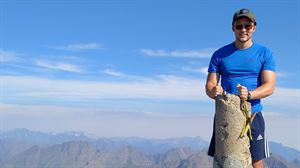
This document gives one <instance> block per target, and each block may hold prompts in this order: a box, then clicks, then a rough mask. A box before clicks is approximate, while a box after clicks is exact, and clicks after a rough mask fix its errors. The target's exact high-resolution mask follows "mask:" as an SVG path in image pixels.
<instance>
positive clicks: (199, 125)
mask: <svg viewBox="0 0 300 168" xmlns="http://www.w3.org/2000/svg"><path fill="white" fill-rule="evenodd" d="M299 6H300V2H299V1H296V0H282V1H280V0H278V1H263V2H262V1H258V0H257V1H232V0H229V1H226V2H225V1H218V0H212V1H196V0H190V1H184V0H172V1H171V0H165V1H161V0H160V1H158V0H151V1H150V0H143V1H139V0H127V1H121V0H102V1H101V0H99V1H96V0H86V1H83V0H74V1H72V2H71V1H67V0H62V1H58V0H52V1H47V0H45V1H37V0H25V1H18V0H10V1H8V0H0V131H7V130H11V129H13V128H20V127H21V128H28V129H31V130H38V131H46V132H47V131H48V132H63V131H68V130H72V131H85V132H88V133H91V134H94V135H97V136H99V137H116V136H127V137H128V136H138V137H146V138H168V137H183V136H201V137H202V138H204V139H205V140H207V141H209V139H210V136H211V132H212V120H213V115H214V101H213V100H212V99H209V98H208V97H207V96H206V94H205V89H204V88H205V81H206V75H207V67H208V64H209V60H210V57H211V55H212V54H213V52H214V51H215V50H217V49H218V48H220V47H222V46H224V45H227V44H229V43H231V42H233V41H234V34H233V32H232V29H231V22H232V17H233V14H234V12H235V11H236V10H238V9H241V8H249V9H251V10H252V11H253V12H254V13H255V14H256V17H257V30H256V32H255V33H254V35H253V39H254V42H255V43H259V44H262V45H264V46H266V47H268V48H269V49H271V50H272V51H273V53H274V56H275V59H276V65H277V68H276V73H277V79H276V90H275V93H274V94H273V95H272V96H270V97H268V98H265V99H263V101H262V102H263V105H264V111H263V114H264V116H265V119H266V126H267V134H268V137H269V140H272V141H275V142H279V143H282V144H284V145H286V146H290V147H293V148H296V149H298V150H300V133H299V132H300V131H299V129H300V113H299V112H300V77H299V75H298V74H299V73H300V66H299V62H300V58H299V57H300V52H299V48H300V34H299V30H300V26H299V22H300V14H299V11H300V9H299V8H300V7H299ZM295 130H297V131H295Z"/></svg>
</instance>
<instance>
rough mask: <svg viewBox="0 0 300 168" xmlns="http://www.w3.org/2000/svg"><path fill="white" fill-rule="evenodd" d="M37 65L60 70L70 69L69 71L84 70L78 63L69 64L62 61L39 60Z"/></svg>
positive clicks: (77, 71)
mask: <svg viewBox="0 0 300 168" xmlns="http://www.w3.org/2000/svg"><path fill="white" fill-rule="evenodd" d="M36 65H38V66H40V67H43V68H48V69H54V70H60V71H68V72H76V73H81V72H82V70H81V69H80V68H79V67H78V66H77V65H73V64H67V63H62V62H54V61H45V60H37V61H36Z"/></svg>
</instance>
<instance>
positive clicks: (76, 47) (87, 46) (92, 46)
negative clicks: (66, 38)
mask: <svg viewBox="0 0 300 168" xmlns="http://www.w3.org/2000/svg"><path fill="white" fill-rule="evenodd" d="M51 48H54V49H59V50H67V51H82V50H100V49H103V45H102V44H99V43H77V44H69V45H65V46H58V47H51Z"/></svg>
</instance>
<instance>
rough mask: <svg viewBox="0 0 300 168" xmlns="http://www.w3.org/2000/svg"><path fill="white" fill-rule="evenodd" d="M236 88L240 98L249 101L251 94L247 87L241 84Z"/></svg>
mask: <svg viewBox="0 0 300 168" xmlns="http://www.w3.org/2000/svg"><path fill="white" fill-rule="evenodd" d="M236 87H237V88H238V91H239V95H240V97H241V98H242V99H244V100H247V99H248V94H249V92H248V89H247V87H245V86H242V85H240V84H237V86H236Z"/></svg>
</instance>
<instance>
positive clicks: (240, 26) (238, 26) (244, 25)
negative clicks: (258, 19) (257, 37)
mask: <svg viewBox="0 0 300 168" xmlns="http://www.w3.org/2000/svg"><path fill="white" fill-rule="evenodd" d="M253 26H254V25H253V24H252V23H238V24H236V25H234V28H235V29H237V30H241V29H243V28H245V29H246V30H250V29H252V28H253Z"/></svg>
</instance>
